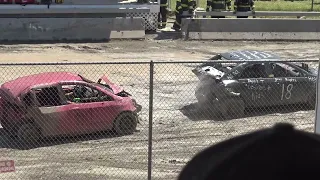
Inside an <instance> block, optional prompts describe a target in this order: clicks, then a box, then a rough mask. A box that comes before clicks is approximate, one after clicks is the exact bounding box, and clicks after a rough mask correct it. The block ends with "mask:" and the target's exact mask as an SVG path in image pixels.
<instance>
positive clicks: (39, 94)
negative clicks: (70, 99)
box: [36, 87, 62, 107]
mask: <svg viewBox="0 0 320 180" xmlns="http://www.w3.org/2000/svg"><path fill="white" fill-rule="evenodd" d="M36 98H37V100H38V102H39V104H40V106H44V107H48V106H60V105H62V102H61V99H60V96H59V91H58V88H57V87H46V88H41V89H37V90H36Z"/></svg>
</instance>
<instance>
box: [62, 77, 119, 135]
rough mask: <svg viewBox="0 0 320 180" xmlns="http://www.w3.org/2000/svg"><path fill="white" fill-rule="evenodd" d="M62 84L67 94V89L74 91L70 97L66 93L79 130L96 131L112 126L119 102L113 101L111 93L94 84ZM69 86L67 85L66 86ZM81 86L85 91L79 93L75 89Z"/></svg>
mask: <svg viewBox="0 0 320 180" xmlns="http://www.w3.org/2000/svg"><path fill="white" fill-rule="evenodd" d="M70 85H72V84H64V85H63V90H64V91H65V92H66V94H69V93H70V92H68V90H69V89H73V90H72V92H73V93H76V94H75V95H74V96H73V97H72V98H73V99H70V97H68V95H66V99H67V100H68V101H69V102H70V104H69V106H70V107H71V109H73V110H74V111H73V112H74V114H75V117H76V121H75V122H76V125H77V127H78V129H79V130H80V132H82V133H83V132H96V131H101V130H105V129H110V128H111V127H112V122H113V120H114V119H115V117H116V116H117V115H118V112H119V109H120V108H119V106H120V105H119V103H118V102H116V101H114V98H113V97H112V95H111V94H107V93H105V92H103V91H101V90H100V89H98V88H97V87H96V86H95V85H94V84H87V83H80V84H73V87H70ZM67 86H69V87H67ZM80 86H81V88H82V90H84V91H85V92H84V93H83V94H81V93H82V92H81V93H80V94H79V93H78V92H76V91H75V89H76V88H78V90H79V87H80Z"/></svg>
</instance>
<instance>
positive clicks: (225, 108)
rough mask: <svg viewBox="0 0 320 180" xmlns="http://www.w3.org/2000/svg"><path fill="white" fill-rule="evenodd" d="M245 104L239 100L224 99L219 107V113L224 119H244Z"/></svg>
mask: <svg viewBox="0 0 320 180" xmlns="http://www.w3.org/2000/svg"><path fill="white" fill-rule="evenodd" d="M244 110H245V104H244V101H243V100H242V99H241V98H231V99H226V100H224V101H223V103H222V104H221V106H220V112H221V113H222V116H223V117H224V118H225V119H238V118H242V117H244Z"/></svg>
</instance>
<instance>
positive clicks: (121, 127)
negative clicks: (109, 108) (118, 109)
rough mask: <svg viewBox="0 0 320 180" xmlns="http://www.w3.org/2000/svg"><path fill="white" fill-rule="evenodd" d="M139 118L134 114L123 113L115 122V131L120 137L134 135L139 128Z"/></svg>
mask: <svg viewBox="0 0 320 180" xmlns="http://www.w3.org/2000/svg"><path fill="white" fill-rule="evenodd" d="M137 124H138V117H137V116H136V115H135V114H134V113H132V112H124V113H121V114H120V115H119V116H118V117H117V118H116V120H115V121H114V126H113V128H114V130H115V132H116V133H117V134H118V135H128V134H133V133H134V131H135V130H136V128H137Z"/></svg>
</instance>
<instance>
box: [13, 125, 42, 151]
mask: <svg viewBox="0 0 320 180" xmlns="http://www.w3.org/2000/svg"><path fill="white" fill-rule="evenodd" d="M17 137H18V140H19V143H20V144H21V145H22V146H27V147H31V146H32V147H34V146H36V145H38V142H39V139H40V138H41V132H40V130H39V128H38V127H37V126H36V125H35V124H33V123H26V124H23V125H21V126H20V127H19V129H18V132H17Z"/></svg>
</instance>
